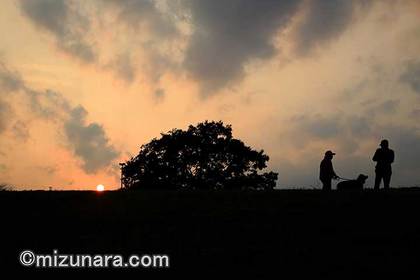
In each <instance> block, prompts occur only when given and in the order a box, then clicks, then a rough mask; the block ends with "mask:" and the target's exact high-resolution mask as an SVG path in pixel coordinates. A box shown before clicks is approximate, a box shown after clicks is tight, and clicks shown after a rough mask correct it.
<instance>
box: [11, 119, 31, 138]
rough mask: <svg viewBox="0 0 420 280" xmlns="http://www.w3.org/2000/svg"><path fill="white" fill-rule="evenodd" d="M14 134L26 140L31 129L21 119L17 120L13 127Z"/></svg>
mask: <svg viewBox="0 0 420 280" xmlns="http://www.w3.org/2000/svg"><path fill="white" fill-rule="evenodd" d="M12 132H13V135H14V136H15V137H16V138H17V139H20V140H22V141H26V140H28V139H29V129H28V127H27V125H26V124H25V123H24V122H23V121H21V120H17V121H16V122H15V124H14V125H13V127H12Z"/></svg>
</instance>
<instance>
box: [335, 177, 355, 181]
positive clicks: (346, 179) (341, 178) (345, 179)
mask: <svg viewBox="0 0 420 280" xmlns="http://www.w3.org/2000/svg"><path fill="white" fill-rule="evenodd" d="M337 177H338V179H340V180H344V181H351V180H354V179H348V178H343V177H340V176H337Z"/></svg>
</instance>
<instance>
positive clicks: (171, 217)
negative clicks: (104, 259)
mask: <svg viewBox="0 0 420 280" xmlns="http://www.w3.org/2000/svg"><path fill="white" fill-rule="evenodd" d="M0 215H1V216H0V217H1V232H0V237H1V239H0V242H1V253H0V255H1V256H0V258H1V259H0V261H1V262H0V267H1V270H2V271H3V270H4V269H21V270H26V271H33V272H36V271H39V270H42V269H35V268H27V267H22V266H20V265H19V262H18V255H19V252H20V251H21V250H23V249H31V250H33V251H34V252H36V253H49V254H51V253H52V251H53V249H58V250H59V252H60V253H79V254H80V253H82V254H84V253H90V254H94V253H104V254H105V253H106V254H123V255H125V256H129V255H131V254H152V253H158V254H168V255H169V256H170V258H171V259H170V264H171V267H170V268H169V269H163V271H162V270H158V269H145V268H136V269H132V270H134V271H135V272H145V271H147V272H148V273H176V272H185V271H187V272H198V273H199V275H200V274H202V275H206V274H207V272H217V271H221V270H222V269H225V270H226V269H228V270H230V272H235V271H236V272H240V273H243V272H246V273H253V274H266V273H268V272H270V273H275V274H271V275H274V276H276V277H274V278H279V277H281V276H282V275H285V274H286V273H287V274H289V273H292V274H298V275H300V274H306V275H310V276H320V275H321V276H322V275H335V276H339V278H337V279H342V276H352V275H356V274H358V275H360V274H366V273H373V274H383V273H386V274H389V275H391V274H395V275H397V276H398V275H399V276H401V275H402V274H405V273H409V272H415V273H418V272H419V270H420V190H419V189H405V190H392V191H389V192H379V193H375V192H372V191H367V192H363V193H337V192H333V193H328V194H325V193H322V192H320V191H273V192H169V191H168V192H154V191H153V192H105V193H95V192H48V191H46V192H1V193H0ZM43 270H45V269H43ZM70 270H72V269H70ZM73 270H74V269H73ZM88 270H89V269H88ZM122 270H124V269H120V271H122ZM125 270H127V269H125ZM85 271H86V269H85ZM101 271H103V269H101ZM224 273H225V272H224Z"/></svg>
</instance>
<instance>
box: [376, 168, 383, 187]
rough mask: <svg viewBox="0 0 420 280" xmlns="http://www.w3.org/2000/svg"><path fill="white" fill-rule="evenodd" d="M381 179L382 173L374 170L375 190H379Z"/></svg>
mask: <svg viewBox="0 0 420 280" xmlns="http://www.w3.org/2000/svg"><path fill="white" fill-rule="evenodd" d="M381 180H382V174H381V172H378V171H376V172H375V187H374V189H375V190H379V186H380V185H381Z"/></svg>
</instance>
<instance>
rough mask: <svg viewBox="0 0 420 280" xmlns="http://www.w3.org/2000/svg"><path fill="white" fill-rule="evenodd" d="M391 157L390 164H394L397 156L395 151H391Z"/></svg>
mask: <svg viewBox="0 0 420 280" xmlns="http://www.w3.org/2000/svg"><path fill="white" fill-rule="evenodd" d="M390 154H391V156H390V159H389V163H393V162H394V159H395V154H394V151H393V150H391V153H390Z"/></svg>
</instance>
